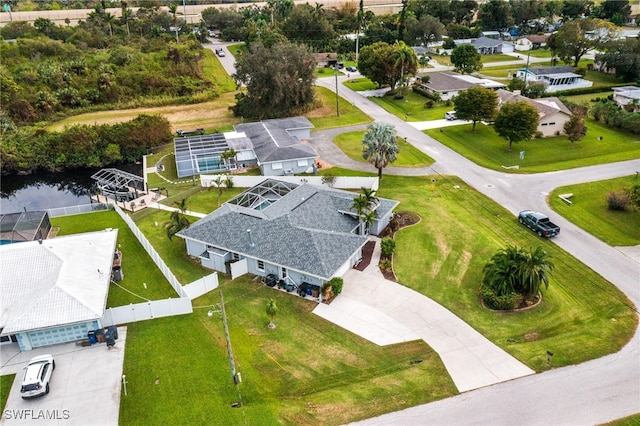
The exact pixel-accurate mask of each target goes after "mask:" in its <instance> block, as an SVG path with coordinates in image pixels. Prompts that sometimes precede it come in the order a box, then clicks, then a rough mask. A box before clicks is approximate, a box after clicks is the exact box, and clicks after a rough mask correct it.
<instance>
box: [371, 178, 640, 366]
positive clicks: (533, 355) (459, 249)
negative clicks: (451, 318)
mask: <svg viewBox="0 0 640 426" xmlns="http://www.w3.org/2000/svg"><path fill="white" fill-rule="evenodd" d="M456 186H457V187H458V188H456ZM378 195H379V196H381V197H388V198H392V199H395V200H399V201H400V202H401V203H400V205H399V207H398V208H397V210H398V211H403V210H409V211H413V212H416V213H418V214H419V215H420V216H421V217H422V221H421V222H420V223H419V224H417V225H415V226H413V227H411V228H407V229H404V230H401V231H400V232H399V233H398V235H397V249H396V253H395V255H394V270H395V272H396V274H397V276H398V279H399V281H400V282H401V283H403V284H404V285H406V286H408V287H411V288H413V289H415V290H416V291H419V292H421V293H423V294H425V295H427V296H429V297H430V298H432V299H434V300H435V301H437V302H438V303H440V304H441V305H443V306H445V307H446V308H447V309H449V310H451V311H452V312H453V313H455V314H456V315H458V316H459V317H460V318H462V319H463V320H464V321H465V322H467V323H468V324H470V325H471V326H472V327H474V328H475V329H477V330H478V331H479V332H480V333H482V334H483V335H484V336H486V337H487V338H488V339H489V340H491V341H492V342H494V343H495V344H497V345H498V346H500V347H502V348H503V349H504V350H506V351H507V352H509V353H511V354H512V355H514V356H515V357H516V358H517V359H519V360H520V361H522V362H524V363H525V364H526V365H528V366H529V367H531V368H533V369H534V370H536V371H541V370H546V369H549V368H553V367H559V366H564V365H570V364H577V363H580V362H583V361H586V360H588V359H593V358H598V357H601V356H603V355H605V354H608V353H612V352H615V351H617V350H619V349H620V348H621V347H622V346H623V345H624V344H625V343H626V342H627V341H628V339H629V338H630V337H631V336H632V334H633V331H634V329H635V327H636V324H637V316H636V315H635V313H634V310H633V307H632V305H631V303H630V302H629V301H628V300H627V299H626V297H625V296H624V295H623V294H622V293H621V292H620V291H618V290H617V289H616V288H615V287H614V286H612V285H610V284H608V283H607V282H605V281H604V280H603V279H602V278H601V277H600V276H599V275H598V274H596V273H595V272H593V271H591V270H590V269H589V268H587V267H585V266H584V265H583V264H581V263H580V262H579V261H577V260H576V259H575V258H573V257H571V256H569V255H568V254H567V253H565V252H564V251H562V250H561V249H560V248H559V247H558V246H556V245H555V244H553V243H552V242H550V241H548V240H544V239H540V238H538V237H537V236H536V235H534V234H532V233H531V232H530V231H529V230H528V229H526V228H525V227H523V226H522V225H520V224H519V223H518V221H517V219H516V218H515V217H514V216H513V215H512V214H510V213H509V212H508V211H507V210H505V209H503V208H502V207H500V206H498V205H497V204H495V203H493V202H491V201H490V200H489V199H488V198H486V197H485V196H484V195H482V194H480V193H478V192H476V191H474V190H473V189H471V188H470V187H468V186H467V185H466V184H464V183H463V182H462V181H461V180H459V179H458V178H455V177H448V176H439V177H437V182H436V183H435V188H434V190H433V191H432V190H431V178H430V177H397V176H390V175H385V176H384V178H383V180H382V183H381V186H380V190H379V191H378ZM507 244H512V245H517V246H519V247H525V248H529V247H536V246H542V247H543V248H544V249H545V250H546V251H547V252H549V253H550V255H551V256H552V261H553V263H554V264H555V270H554V271H553V273H552V275H551V284H550V287H549V289H548V290H544V291H543V295H544V296H543V297H544V298H543V302H542V304H541V305H540V306H539V307H537V308H535V309H532V310H528V311H525V312H520V313H518V314H501V313H494V312H491V311H489V310H487V309H484V308H483V307H482V306H481V304H480V303H479V301H478V287H479V285H480V282H481V277H482V268H483V267H484V265H485V264H486V263H487V262H488V261H489V260H490V258H491V256H493V254H495V252H497V250H499V249H501V248H504V247H505V246H506V245H507ZM596 294H597V297H594V295H596ZM547 350H551V351H552V352H554V354H555V355H554V357H553V364H552V365H551V366H549V365H548V364H547V356H546V351H547Z"/></svg>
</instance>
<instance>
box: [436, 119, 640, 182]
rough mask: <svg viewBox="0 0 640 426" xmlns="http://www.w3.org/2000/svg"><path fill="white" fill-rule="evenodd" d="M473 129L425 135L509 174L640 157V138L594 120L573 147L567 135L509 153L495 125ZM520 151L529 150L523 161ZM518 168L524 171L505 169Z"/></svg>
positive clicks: (522, 145) (527, 144)
mask: <svg viewBox="0 0 640 426" xmlns="http://www.w3.org/2000/svg"><path fill="white" fill-rule="evenodd" d="M471 127H472V126H471V124H465V125H461V126H452V127H447V128H446V129H435V130H426V131H425V133H426V134H427V135H429V136H431V137H432V138H434V139H436V140H438V141H439V142H441V143H442V144H444V145H446V146H448V147H449V148H451V149H453V150H455V151H456V152H458V153H460V154H461V155H464V156H465V157H467V158H469V159H470V160H472V161H473V162H475V163H477V164H478V165H480V166H483V167H487V168H490V169H494V170H501V171H504V172H509V173H537V172H548V171H553V170H565V169H570V168H574V167H583V166H591V165H595V164H603V163H611V162H614V161H622V160H631V159H635V158H640V139H639V138H638V136H635V135H631V134H628V133H623V132H621V131H615V130H612V129H611V128H608V127H606V126H604V125H602V124H600V123H597V122H595V121H593V120H591V119H589V120H588V121H587V127H588V131H587V135H586V136H585V137H584V139H582V140H581V141H579V142H576V143H575V145H574V146H573V147H572V146H571V142H569V140H568V139H567V138H566V136H556V137H551V138H542V139H532V140H530V141H526V142H520V143H519V144H515V145H514V146H513V149H512V150H511V151H508V150H507V142H506V141H505V140H503V139H502V138H500V137H499V136H498V135H497V134H496V133H495V131H494V130H493V128H492V127H491V126H485V125H483V124H480V123H478V124H477V126H476V131H475V132H472V131H471ZM441 130H442V131H441ZM599 138H601V139H599ZM520 151H525V157H524V160H520V158H519V153H520ZM515 165H518V166H520V169H519V170H516V169H503V168H502V166H515Z"/></svg>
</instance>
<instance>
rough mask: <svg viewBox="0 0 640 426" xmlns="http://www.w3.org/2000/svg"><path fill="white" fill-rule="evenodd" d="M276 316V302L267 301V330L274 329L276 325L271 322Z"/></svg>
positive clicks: (272, 300)
mask: <svg viewBox="0 0 640 426" xmlns="http://www.w3.org/2000/svg"><path fill="white" fill-rule="evenodd" d="M277 314H278V305H276V301H275V300H274V299H269V302H268V303H267V315H268V316H269V319H270V321H269V328H270V329H274V328H276V324H275V323H274V322H273V320H274V319H275V318H276V315H277Z"/></svg>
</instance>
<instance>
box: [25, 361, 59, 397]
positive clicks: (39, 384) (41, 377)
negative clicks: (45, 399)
mask: <svg viewBox="0 0 640 426" xmlns="http://www.w3.org/2000/svg"><path fill="white" fill-rule="evenodd" d="M55 369H56V362H55V361H54V360H53V356H52V355H41V356H37V357H35V358H32V359H31V361H29V364H27V366H26V367H25V369H24V377H23V379H22V387H21V388H20V393H21V394H22V398H23V399H27V398H35V397H37V396H41V395H45V394H48V393H49V381H50V380H51V373H53V370H55Z"/></svg>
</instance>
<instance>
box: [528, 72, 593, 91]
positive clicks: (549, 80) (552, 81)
mask: <svg viewBox="0 0 640 426" xmlns="http://www.w3.org/2000/svg"><path fill="white" fill-rule="evenodd" d="M516 77H518V78H519V79H521V80H524V81H526V82H533V81H536V82H542V83H544V85H545V86H546V89H545V90H546V91H547V92H557V91H560V90H569V89H579V88H582V87H591V86H593V82H592V81H589V80H585V79H583V78H582V76H581V75H580V74H576V73H574V72H573V67H570V66H555V67H530V68H528V69H527V68H522V69H519V70H518V71H517V72H516Z"/></svg>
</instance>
